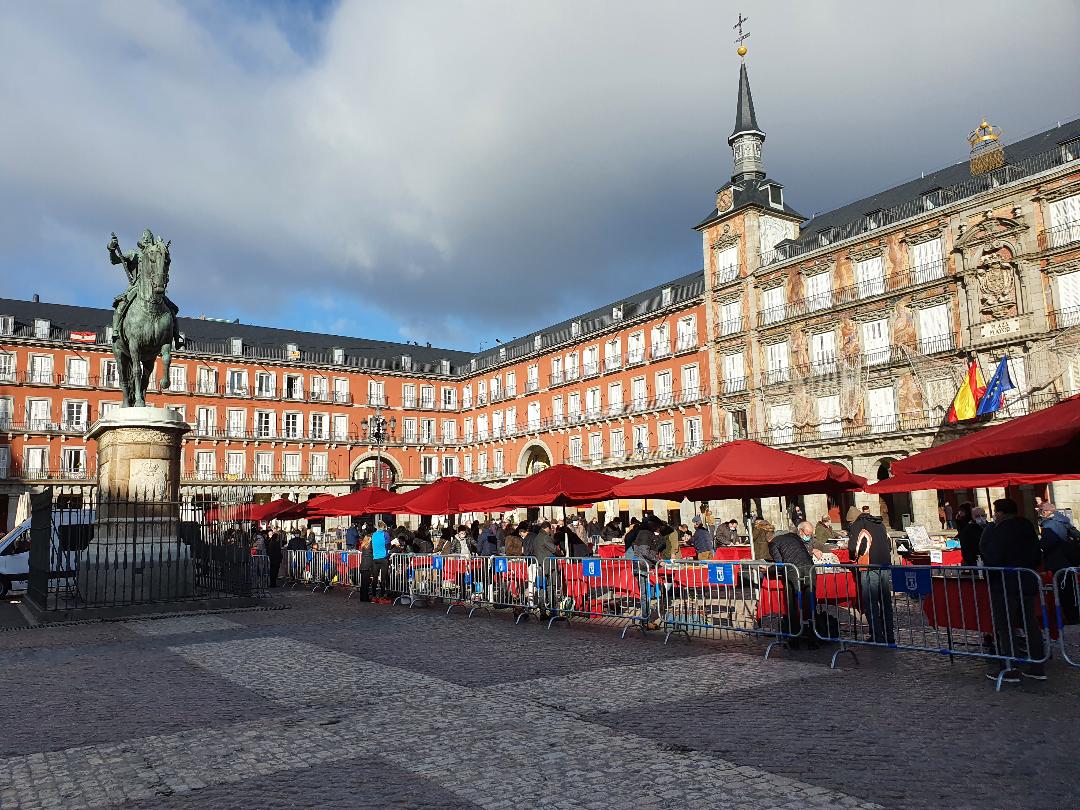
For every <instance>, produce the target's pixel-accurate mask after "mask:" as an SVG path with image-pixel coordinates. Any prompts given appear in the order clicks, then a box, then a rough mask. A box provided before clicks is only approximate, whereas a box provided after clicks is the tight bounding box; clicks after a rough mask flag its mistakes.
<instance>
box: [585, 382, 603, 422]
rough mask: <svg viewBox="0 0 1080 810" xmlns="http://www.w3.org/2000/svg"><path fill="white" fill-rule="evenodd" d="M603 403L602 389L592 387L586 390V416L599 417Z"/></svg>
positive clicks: (589, 417) (590, 417)
mask: <svg viewBox="0 0 1080 810" xmlns="http://www.w3.org/2000/svg"><path fill="white" fill-rule="evenodd" d="M602 408H603V405H601V402H600V389H599V388H590V389H589V390H587V391H586V392H585V416H586V418H588V419H598V418H599V417H600V414H601V410H602Z"/></svg>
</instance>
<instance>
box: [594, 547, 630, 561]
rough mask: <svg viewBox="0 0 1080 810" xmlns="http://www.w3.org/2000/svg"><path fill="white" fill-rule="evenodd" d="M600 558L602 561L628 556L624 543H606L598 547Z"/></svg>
mask: <svg viewBox="0 0 1080 810" xmlns="http://www.w3.org/2000/svg"><path fill="white" fill-rule="evenodd" d="M597 551H599V554H597V556H598V557H600V559H602V560H614V559H615V558H617V557H625V556H626V546H625V545H623V544H622V543H605V544H603V545H600V546H597Z"/></svg>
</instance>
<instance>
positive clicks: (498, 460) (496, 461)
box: [492, 450, 505, 473]
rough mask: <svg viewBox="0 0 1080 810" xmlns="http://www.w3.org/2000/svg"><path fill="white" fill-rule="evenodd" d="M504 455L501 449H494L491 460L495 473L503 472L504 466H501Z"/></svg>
mask: <svg viewBox="0 0 1080 810" xmlns="http://www.w3.org/2000/svg"><path fill="white" fill-rule="evenodd" d="M504 457H505V456H504V453H503V451H502V450H496V451H495V454H494V456H493V458H492V462H493V465H494V468H495V472H496V473H502V472H503V469H504V467H503V458H504Z"/></svg>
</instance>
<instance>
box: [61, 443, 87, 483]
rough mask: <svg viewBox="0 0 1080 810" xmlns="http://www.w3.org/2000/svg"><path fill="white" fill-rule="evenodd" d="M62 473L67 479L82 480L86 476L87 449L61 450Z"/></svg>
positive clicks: (66, 448) (70, 448) (67, 448)
mask: <svg viewBox="0 0 1080 810" xmlns="http://www.w3.org/2000/svg"><path fill="white" fill-rule="evenodd" d="M60 473H61V474H62V475H63V476H64V477H65V478H82V477H84V476H85V475H86V448H85V447H64V448H61V450H60Z"/></svg>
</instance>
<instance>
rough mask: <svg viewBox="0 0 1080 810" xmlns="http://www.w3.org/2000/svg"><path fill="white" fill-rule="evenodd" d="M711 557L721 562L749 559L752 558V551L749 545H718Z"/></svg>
mask: <svg viewBox="0 0 1080 810" xmlns="http://www.w3.org/2000/svg"><path fill="white" fill-rule="evenodd" d="M712 558H713V559H714V560H719V561H721V562H731V561H733V560H751V559H753V558H754V552H753V550H752V549H751V547H750V546H720V547H719V548H717V549H716V551H714V552H713V557H712Z"/></svg>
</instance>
